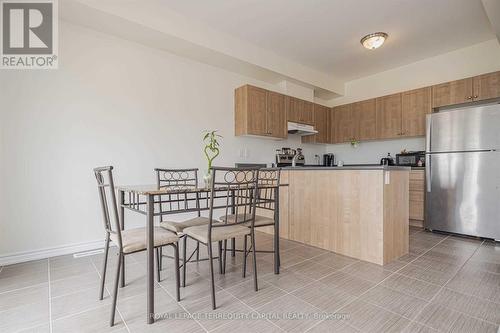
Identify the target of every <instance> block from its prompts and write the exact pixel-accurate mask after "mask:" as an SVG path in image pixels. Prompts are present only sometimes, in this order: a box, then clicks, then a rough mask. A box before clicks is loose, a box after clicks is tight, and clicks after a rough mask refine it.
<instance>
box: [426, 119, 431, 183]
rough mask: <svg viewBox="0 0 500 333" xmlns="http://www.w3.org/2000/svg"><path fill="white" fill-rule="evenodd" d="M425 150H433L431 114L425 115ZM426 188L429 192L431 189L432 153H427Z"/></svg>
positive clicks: (427, 151)
mask: <svg viewBox="0 0 500 333" xmlns="http://www.w3.org/2000/svg"><path fill="white" fill-rule="evenodd" d="M425 151H426V153H430V151H431V115H430V114H428V115H427V116H426V117H425ZM425 183H426V185H425V188H426V190H427V192H430V191H431V155H430V154H425Z"/></svg>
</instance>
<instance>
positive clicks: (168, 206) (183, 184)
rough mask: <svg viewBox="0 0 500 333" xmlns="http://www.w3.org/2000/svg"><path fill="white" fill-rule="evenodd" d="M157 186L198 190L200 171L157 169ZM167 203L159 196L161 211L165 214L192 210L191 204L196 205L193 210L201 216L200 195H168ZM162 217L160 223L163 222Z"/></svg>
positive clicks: (161, 216)
mask: <svg viewBox="0 0 500 333" xmlns="http://www.w3.org/2000/svg"><path fill="white" fill-rule="evenodd" d="M155 172H156V185H157V186H158V188H167V187H168V188H172V189H175V188H196V187H197V186H198V169H194V168H193V169H162V168H155ZM166 196H167V200H166V201H167V202H162V198H161V196H159V200H158V201H159V211H160V213H165V212H168V211H171V212H175V211H179V212H181V211H183V210H184V211H185V210H188V209H189V208H190V203H194V205H195V207H192V208H193V209H195V210H197V212H198V216H201V211H200V197H199V195H198V193H195V194H193V193H179V194H167V195H166ZM163 216H164V215H160V221H163Z"/></svg>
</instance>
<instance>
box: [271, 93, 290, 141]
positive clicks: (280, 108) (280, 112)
mask: <svg viewBox="0 0 500 333" xmlns="http://www.w3.org/2000/svg"><path fill="white" fill-rule="evenodd" d="M285 101H286V98H285V96H284V95H282V94H278V93H275V92H273V91H268V92H267V118H266V120H267V134H268V135H270V136H272V137H274V138H286V137H287V134H288V131H287V121H286V106H285Z"/></svg>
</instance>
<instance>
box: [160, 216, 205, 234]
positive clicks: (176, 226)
mask: <svg viewBox="0 0 500 333" xmlns="http://www.w3.org/2000/svg"><path fill="white" fill-rule="evenodd" d="M207 224H208V218H207V217H195V218H192V219H189V220H186V221H182V222H174V221H164V222H160V227H162V228H165V229H167V230H170V231H173V232H176V233H182V232H183V231H184V229H186V228H189V227H196V226H199V225H207Z"/></svg>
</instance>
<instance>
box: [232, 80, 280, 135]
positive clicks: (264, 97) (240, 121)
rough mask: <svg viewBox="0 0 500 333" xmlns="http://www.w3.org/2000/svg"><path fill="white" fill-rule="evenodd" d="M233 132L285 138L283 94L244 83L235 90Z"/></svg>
mask: <svg viewBox="0 0 500 333" xmlns="http://www.w3.org/2000/svg"><path fill="white" fill-rule="evenodd" d="M234 103H235V134H236V135H258V136H267V137H272V138H280V139H283V138H286V136H287V123H286V110H285V96H284V95H281V94H278V93H275V92H271V91H267V90H265V89H262V88H258V87H254V86H250V85H245V86H242V87H240V88H238V89H236V90H235V96H234Z"/></svg>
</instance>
